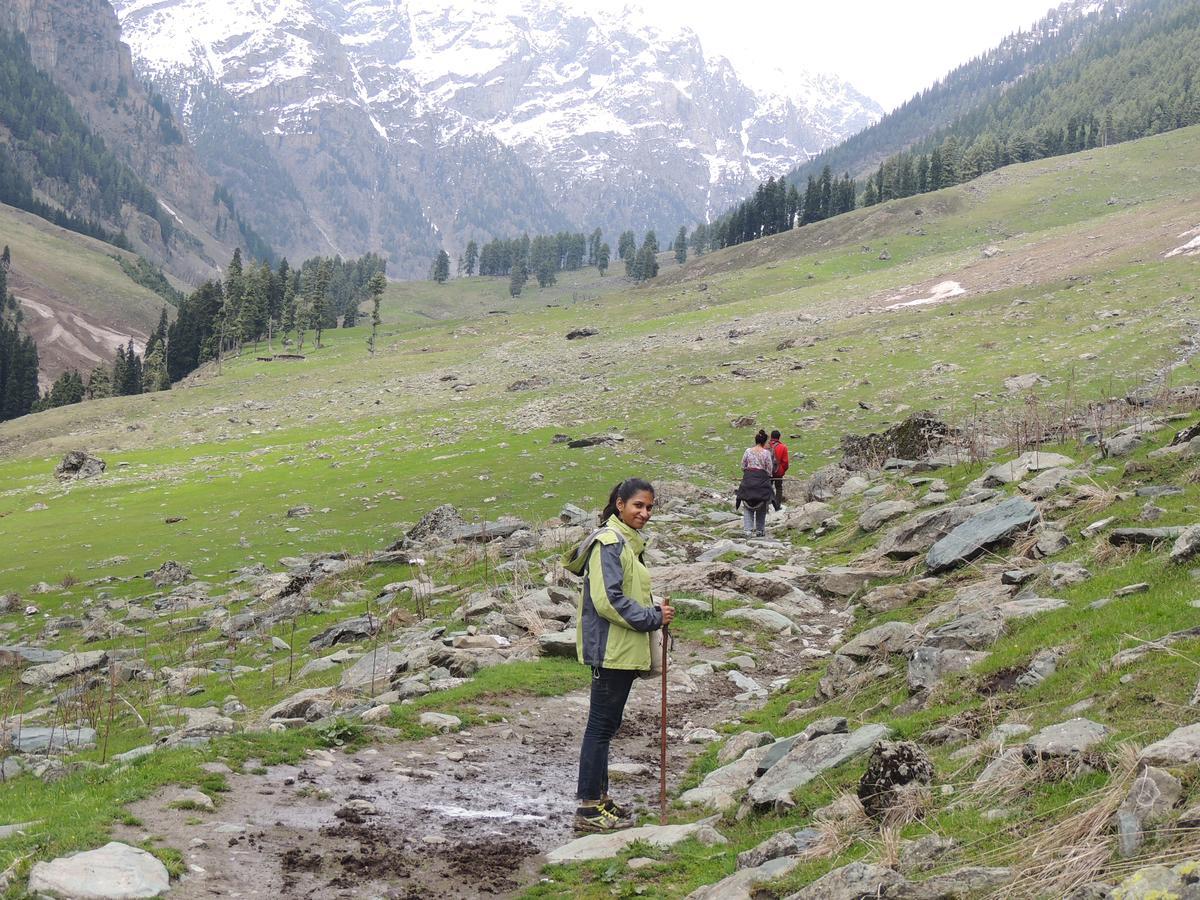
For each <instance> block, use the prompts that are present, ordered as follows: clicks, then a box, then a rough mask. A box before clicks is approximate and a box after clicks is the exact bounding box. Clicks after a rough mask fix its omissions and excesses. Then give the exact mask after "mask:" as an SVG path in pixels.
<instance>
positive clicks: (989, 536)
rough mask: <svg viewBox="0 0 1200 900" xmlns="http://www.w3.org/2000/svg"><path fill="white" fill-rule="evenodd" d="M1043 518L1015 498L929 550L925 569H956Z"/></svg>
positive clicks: (1036, 511)
mask: <svg viewBox="0 0 1200 900" xmlns="http://www.w3.org/2000/svg"><path fill="white" fill-rule="evenodd" d="M1040 518H1041V514H1040V513H1039V512H1038V508H1037V507H1036V506H1034V505H1033V504H1032V503H1030V502H1029V501H1028V500H1025V499H1024V498H1022V497H1011V498H1009V499H1008V500H1005V501H1004V502H1003V503H1000V504H999V505H997V506H994V507H992V508H991V509H987V510H984V511H983V512H981V513H978V514H976V515H974V516H972V517H971V518H970V519H968V520H967V521H965V522H963V523H962V524H961V525H959V526H958V527H957V528H955V529H954V530H953V531H952V532H950V533H949V534H948V535H946V536H945V537H944V538H942V539H941V540H940V541H938V542H937V543H936V544H934V545H933V546H932V547H930V548H929V553H928V554H927V555H926V557H925V565H926V566H927V567H928V569H929V570H930V571H931V572H943V571H946V570H948V569H953V568H955V567H956V566H960V565H962V564H963V563H966V562H969V561H970V560H972V559H974V558H975V557H976V556H978V555H979V554H980V553H982V552H983V551H984V550H986V549H987V548H989V547H992V546H994V545H996V544H998V543H1000V542H1001V541H1004V540H1006V539H1007V538H1009V537H1011V536H1012V535H1013V534H1014V533H1015V532H1017V531H1020V530H1021V529H1022V528H1028V527H1030V526H1031V525H1033V524H1035V523H1036V522H1037V521H1038V520H1039V519H1040Z"/></svg>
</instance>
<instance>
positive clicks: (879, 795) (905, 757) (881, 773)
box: [858, 741, 933, 819]
mask: <svg viewBox="0 0 1200 900" xmlns="http://www.w3.org/2000/svg"><path fill="white" fill-rule="evenodd" d="M932 780H933V764H932V763H931V762H930V761H929V757H928V756H926V755H925V751H924V750H922V749H921V748H920V747H919V746H917V745H916V744H914V743H913V742H912V741H880V742H879V743H878V744H876V745H875V747H874V749H873V750H872V751H871V758H870V759H869V760H868V761H867V770H866V772H864V773H863V776H862V778H861V779H860V780H859V782H858V799H859V800H860V801H861V802H862V805H863V810H864V811H865V812H866V814H867V815H868V816H870V817H871V818H873V819H886V818H887V817H888V814H889V813H890V812H891V810H892V809H893V808H894V807H896V806H897V805H898V804H899V803H900V802H901V800H900V797H901V792H902V791H903V789H904V788H906V787H908V786H909V785H927V784H929V783H930V782H931V781H932Z"/></svg>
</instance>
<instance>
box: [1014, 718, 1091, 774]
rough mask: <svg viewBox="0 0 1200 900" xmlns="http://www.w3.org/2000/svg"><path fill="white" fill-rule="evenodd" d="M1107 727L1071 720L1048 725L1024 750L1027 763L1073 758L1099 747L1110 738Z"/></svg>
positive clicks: (1081, 720)
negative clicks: (1056, 758)
mask: <svg viewBox="0 0 1200 900" xmlns="http://www.w3.org/2000/svg"><path fill="white" fill-rule="evenodd" d="M1109 734H1110V731H1109V729H1108V727H1107V726H1105V725H1101V724H1100V723H1099V722H1093V721H1092V720H1091V719H1069V720H1067V721H1066V722H1059V723H1058V724H1057V725H1048V726H1046V727H1045V728H1043V729H1042V730H1041V731H1039V732H1038V733H1037V734H1035V735H1034V736H1033V737H1031V738H1030V739H1029V741H1028V742H1027V743H1026V744H1025V747H1024V748H1023V750H1022V753H1023V755H1024V758H1025V761H1026V762H1027V763H1030V764H1032V763H1034V762H1036V761H1037V760H1039V759H1054V758H1055V757H1073V756H1079V755H1080V754H1082V753H1085V752H1087V751H1088V750H1091V749H1092V748H1094V747H1096V746H1098V745H1099V744H1100V743H1102V742H1103V741H1104V739H1105V738H1107V737H1108V735H1109Z"/></svg>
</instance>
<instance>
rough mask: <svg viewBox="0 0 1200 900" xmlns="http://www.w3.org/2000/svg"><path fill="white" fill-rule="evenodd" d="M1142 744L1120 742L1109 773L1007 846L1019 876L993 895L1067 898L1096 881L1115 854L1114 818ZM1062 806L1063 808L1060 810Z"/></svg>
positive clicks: (1131, 779) (1127, 787) (1132, 779)
mask: <svg viewBox="0 0 1200 900" xmlns="http://www.w3.org/2000/svg"><path fill="white" fill-rule="evenodd" d="M1137 754H1138V748H1136V747H1134V746H1132V745H1129V744H1122V745H1121V746H1120V747H1118V748H1117V750H1116V751H1115V752H1114V753H1113V754H1112V756H1111V758H1110V759H1109V760H1108V765H1109V768H1110V772H1111V777H1110V778H1109V780H1108V783H1107V784H1105V785H1104V786H1103V787H1101V788H1099V789H1097V790H1095V791H1093V792H1092V793H1090V794H1088V795H1086V796H1083V797H1079V798H1077V799H1075V800H1073V801H1071V803H1069V804H1068V805H1067V807H1066V809H1068V810H1069V809H1074V810H1075V811H1074V812H1071V813H1070V814H1069V815H1067V816H1065V817H1064V818H1062V819H1059V820H1058V821H1055V822H1051V823H1050V824H1048V825H1046V827H1044V828H1040V829H1039V828H1036V825H1035V824H1033V823H1031V825H1032V830H1029V831H1028V832H1027V836H1026V837H1024V838H1022V839H1021V840H1019V841H1017V842H1016V843H1015V844H1013V845H1012V846H1011V847H1010V848H1009V852H1010V853H1011V856H1012V860H1013V864H1014V865H1015V867H1016V868H1017V871H1018V875H1017V878H1016V880H1015V881H1013V882H1012V883H1010V884H1008V885H1006V886H1005V888H1004V890H1003V891H1002V892H998V893H996V894H994V895H993V897H995V898H997V900H999V898H1001V897H1011V896H1013V895H1014V894H1015V895H1017V896H1026V895H1028V896H1045V897H1065V896H1067V895H1069V894H1070V893H1071V892H1072V891H1073V890H1074V889H1075V888H1077V887H1079V886H1080V885H1083V884H1087V883H1088V882H1091V881H1096V880H1097V879H1098V878H1099V877H1100V874H1101V872H1102V870H1103V869H1104V867H1105V865H1106V864H1107V863H1108V861H1109V860H1110V859H1111V857H1112V851H1113V835H1112V819H1113V816H1114V815H1115V814H1116V811H1117V809H1118V807H1120V805H1121V803H1122V802H1123V801H1124V800H1125V797H1126V795H1127V794H1128V793H1129V788H1130V785H1132V784H1133V781H1134V779H1135V778H1136V777H1137ZM1062 811H1064V810H1060V812H1062Z"/></svg>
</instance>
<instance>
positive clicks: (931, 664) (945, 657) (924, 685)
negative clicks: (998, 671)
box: [906, 647, 989, 693]
mask: <svg viewBox="0 0 1200 900" xmlns="http://www.w3.org/2000/svg"><path fill="white" fill-rule="evenodd" d="M988 656H989V654H987V653H984V652H981V651H978V650H943V649H941V648H939V647H918V648H917V649H916V650H914V651H913V653H912V656H911V657H910V658H909V660H908V671H907V673H906V677H907V680H908V688H909V690H911V691H913V692H914V693H921V692H923V691H929V690H932V689H933V687H934V686H935V685H936V684H937V683H938V682H939V681H941V680H942V679H943V678H945V677H946V676H947V675H950V674H952V673H955V672H965V671H966V670H967V669H969V668H971V666H973V665H975V664H976V663H978V662H982V661H983V660H985V659H987V658H988Z"/></svg>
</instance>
